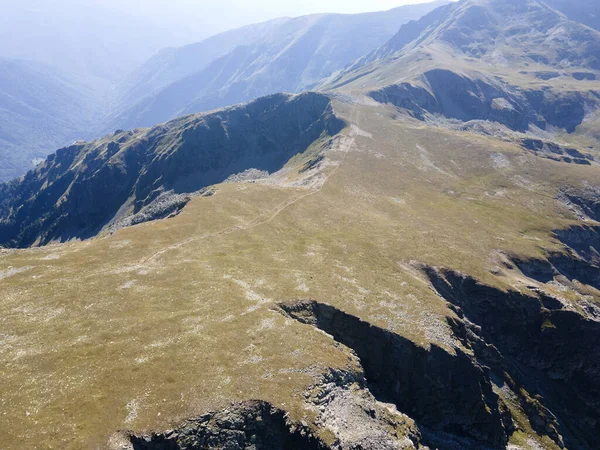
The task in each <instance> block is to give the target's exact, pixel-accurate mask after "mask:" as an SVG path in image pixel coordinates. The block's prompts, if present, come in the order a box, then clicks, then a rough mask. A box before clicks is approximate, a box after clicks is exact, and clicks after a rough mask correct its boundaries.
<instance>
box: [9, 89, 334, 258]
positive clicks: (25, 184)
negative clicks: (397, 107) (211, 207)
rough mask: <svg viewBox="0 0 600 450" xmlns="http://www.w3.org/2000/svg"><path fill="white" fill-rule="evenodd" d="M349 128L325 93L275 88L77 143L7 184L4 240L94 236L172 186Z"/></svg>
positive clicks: (284, 155)
mask: <svg viewBox="0 0 600 450" xmlns="http://www.w3.org/2000/svg"><path fill="white" fill-rule="evenodd" d="M342 128H343V123H342V122H341V121H340V120H339V119H336V118H335V116H334V115H333V112H332V110H331V106H330V103H329V99H328V98H327V97H325V96H323V95H318V94H311V93H308V94H303V95H300V96H298V97H291V96H286V95H274V96H271V97H266V98H262V99H259V100H257V101H255V102H253V103H250V104H248V105H245V106H239V107H235V108H231V109H226V110H223V111H219V112H215V113H213V114H209V115H199V116H186V117H183V118H180V119H177V120H175V121H172V122H169V123H166V124H164V125H159V126H157V127H154V128H152V129H150V130H147V131H146V130H136V131H133V132H124V131H119V132H116V133H115V134H113V135H110V136H107V137H105V138H104V139H101V140H99V141H93V142H90V143H80V144H75V145H72V146H70V147H66V148H63V149H61V150H58V151H57V152H56V153H55V154H53V155H51V156H50V157H49V158H48V159H47V160H46V161H45V162H44V163H43V164H41V165H40V166H39V167H38V168H36V169H35V170H34V171H31V172H29V173H28V174H27V175H26V176H25V177H23V178H21V179H18V180H15V181H14V182H11V183H8V184H5V185H1V186H0V215H1V217H2V219H1V220H0V240H1V242H2V245H5V246H6V245H9V246H19V247H21V246H28V245H32V244H46V243H48V242H50V241H54V240H59V241H60V240H68V239H71V238H75V237H85V236H90V235H93V234H96V233H97V232H99V231H100V229H102V227H104V226H105V225H107V223H108V222H109V221H111V219H112V221H113V222H114V221H115V220H117V219H123V218H124V217H127V215H129V214H136V213H138V212H140V211H141V210H142V209H143V208H144V207H147V206H148V205H150V204H151V203H152V202H154V201H155V200H163V201H164V198H160V199H159V197H161V195H162V194H164V193H165V192H168V191H172V192H173V193H175V194H181V193H190V192H195V191H199V190H200V189H202V188H204V187H207V186H210V185H212V184H216V183H219V182H222V181H224V180H226V179H227V178H228V177H229V176H231V175H234V174H237V173H242V172H244V171H246V170H248V169H258V170H260V171H267V172H269V173H273V172H276V171H278V170H279V169H281V168H282V167H283V166H284V165H285V164H286V163H287V162H288V160H289V159H290V158H291V157H292V156H294V155H295V154H297V153H302V152H304V151H305V150H306V149H307V148H308V147H309V146H311V144H313V143H314V142H315V141H316V140H317V139H319V138H320V137H322V136H332V135H335V134H336V133H338V132H339V131H340V130H341V129H342ZM117 212H120V214H119V215H118V216H117V217H115V215H116V214H117Z"/></svg>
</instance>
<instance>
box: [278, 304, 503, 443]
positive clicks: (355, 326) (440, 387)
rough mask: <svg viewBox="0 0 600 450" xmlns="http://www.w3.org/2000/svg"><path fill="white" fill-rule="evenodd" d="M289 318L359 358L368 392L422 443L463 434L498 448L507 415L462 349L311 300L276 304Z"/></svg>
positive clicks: (462, 435)
mask: <svg viewBox="0 0 600 450" xmlns="http://www.w3.org/2000/svg"><path fill="white" fill-rule="evenodd" d="M281 308H282V309H283V311H284V312H285V313H286V314H287V315H289V316H290V317H292V318H294V319H296V320H298V321H300V322H302V323H306V324H310V325H312V326H315V327H317V328H319V329H320V330H323V331H325V332H326V333H328V334H330V335H331V336H332V337H333V338H334V339H335V340H336V341H338V342H340V343H342V344H344V345H345V346H347V347H350V348H351V349H352V350H354V351H355V352H356V354H357V355H358V357H359V358H360V362H361V365H362V367H363V368H364V371H365V377H366V379H367V383H368V386H369V389H370V391H371V392H373V393H374V395H375V396H376V397H378V398H381V399H384V400H386V401H390V402H393V403H394V404H395V405H396V406H397V407H398V410H399V411H401V412H403V413H405V414H407V415H408V416H409V417H411V418H412V419H414V420H415V421H416V422H417V424H418V425H419V426H420V427H423V429H424V430H426V431H429V432H428V433H426V434H425V435H424V439H425V443H427V441H428V439H429V440H435V439H438V438H439V437H440V436H443V435H450V436H454V437H457V438H459V439H460V438H467V439H470V440H472V441H473V442H472V443H471V444H470V445H477V444H476V443H477V442H479V444H482V443H483V444H486V445H488V446H491V447H495V448H503V447H504V446H505V444H506V442H507V434H508V431H507V428H510V425H509V423H508V422H507V421H506V419H507V417H506V416H505V415H504V413H503V412H502V408H501V406H500V405H499V400H498V397H497V395H496V394H495V393H494V392H493V390H492V387H491V384H490V382H489V380H488V379H487V377H486V375H485V371H484V369H482V368H481V367H480V366H479V365H477V364H476V363H475V362H474V361H473V360H472V359H471V358H470V357H469V356H468V355H467V354H465V353H463V352H462V351H461V350H457V351H456V354H452V353H449V352H448V351H446V350H445V349H442V348H441V347H437V346H435V345H433V346H431V348H429V349H425V348H422V347H419V346H417V345H416V344H415V343H413V342H412V341H410V340H408V339H405V338H403V337H402V336H399V335H397V334H394V333H392V332H390V331H388V330H385V329H383V328H379V327H377V326H374V325H372V324H369V323H367V322H365V321H362V320H360V319H359V318H357V317H354V316H352V315H350V314H347V313H345V312H343V311H341V310H339V309H336V308H334V307H332V306H329V305H326V304H323V303H318V302H315V301H301V302H294V303H287V304H282V305H281Z"/></svg>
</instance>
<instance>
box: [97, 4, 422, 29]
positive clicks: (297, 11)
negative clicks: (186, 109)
mask: <svg viewBox="0 0 600 450" xmlns="http://www.w3.org/2000/svg"><path fill="white" fill-rule="evenodd" d="M88 1H98V0H88ZM429 1H431V0H254V1H248V0H104V1H103V2H102V3H104V4H106V5H110V6H111V7H113V8H119V9H122V10H124V11H126V12H128V13H134V14H135V15H138V14H140V13H143V14H145V15H147V16H148V17H149V18H150V17H151V18H152V19H157V18H160V21H164V22H169V23H170V24H175V23H178V24H180V25H181V26H182V27H185V28H189V27H197V28H198V29H204V30H205V32H207V34H212V33H215V32H218V31H223V30H225V29H230V28H237V27H240V26H243V25H247V24H251V23H256V22H262V21H265V20H268V19H273V18H276V17H283V16H291V17H294V16H301V15H306V14H314V13H325V12H336V13H359V12H367V11H383V10H387V9H391V8H395V7H397V6H402V5H407V4H416V3H428V2H429ZM164 22H163V23H164Z"/></svg>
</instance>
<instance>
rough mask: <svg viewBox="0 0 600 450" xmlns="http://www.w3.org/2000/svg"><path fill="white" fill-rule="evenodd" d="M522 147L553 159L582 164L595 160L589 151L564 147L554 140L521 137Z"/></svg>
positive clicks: (588, 163) (537, 154)
mask: <svg viewBox="0 0 600 450" xmlns="http://www.w3.org/2000/svg"><path fill="white" fill-rule="evenodd" d="M521 147H522V148H523V149H525V150H526V151H528V152H531V153H533V154H534V155H536V156H540V157H542V158H547V159H551V160H553V161H561V162H566V163H569V164H570V163H575V164H581V165H590V164H591V163H592V161H594V157H593V156H592V155H590V154H589V153H582V152H580V151H579V150H577V149H576V148H572V147H564V146H562V145H559V144H556V143H554V142H548V141H542V140H541V139H534V138H527V139H521Z"/></svg>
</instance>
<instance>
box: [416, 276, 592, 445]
mask: <svg viewBox="0 0 600 450" xmlns="http://www.w3.org/2000/svg"><path fill="white" fill-rule="evenodd" d="M425 272H426V273H427V274H428V276H429V278H430V280H431V282H432V284H433V286H434V287H435V289H436V290H437V292H438V293H439V294H440V295H441V296H442V297H443V298H444V299H446V300H447V301H448V303H449V304H450V305H451V307H452V308H453V309H454V310H455V312H456V313H457V315H458V317H459V318H460V320H459V321H458V322H456V321H453V320H450V322H451V324H452V325H453V328H454V329H455V332H456V334H457V335H458V336H462V339H463V341H464V343H465V345H467V346H469V347H471V348H472V349H473V350H474V352H475V355H476V357H477V358H478V359H479V360H480V361H481V362H482V363H484V364H486V365H488V366H489V367H490V368H491V369H492V372H493V373H494V374H495V376H497V377H499V378H500V379H502V380H504V383H507V384H510V385H512V386H513V387H515V386H516V387H518V390H517V393H519V392H520V391H521V390H523V392H522V393H520V394H519V395H520V397H521V404H522V406H523V409H524V410H525V412H526V413H527V415H528V417H529V420H530V423H531V424H532V426H533V427H534V429H535V430H536V431H537V432H538V433H540V434H547V435H548V436H549V437H551V438H552V439H554V440H555V442H557V444H559V445H561V446H562V445H563V443H564V445H565V446H566V447H567V448H589V449H592V448H595V445H596V443H597V437H598V436H599V435H600V389H599V387H598V386H600V349H599V348H598V346H597V342H598V339H600V323H599V322H597V321H595V320H590V319H587V318H584V317H583V316H582V315H581V314H579V313H577V312H574V311H570V310H567V309H565V308H563V307H562V304H561V303H560V302H558V301H556V300H554V299H551V298H547V297H545V296H544V295H543V294H542V295H541V296H540V297H535V296H528V295H525V294H521V293H518V292H514V291H507V292H504V291H500V290H498V289H495V288H492V287H490V286H486V285H483V284H481V283H479V282H477V281H476V280H475V279H473V278H470V277H467V276H464V275H461V274H459V273H456V272H453V271H450V270H436V269H433V268H425ZM521 388H522V389H521Z"/></svg>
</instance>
